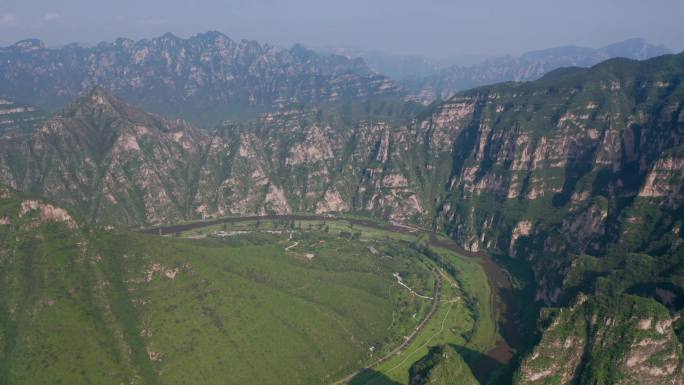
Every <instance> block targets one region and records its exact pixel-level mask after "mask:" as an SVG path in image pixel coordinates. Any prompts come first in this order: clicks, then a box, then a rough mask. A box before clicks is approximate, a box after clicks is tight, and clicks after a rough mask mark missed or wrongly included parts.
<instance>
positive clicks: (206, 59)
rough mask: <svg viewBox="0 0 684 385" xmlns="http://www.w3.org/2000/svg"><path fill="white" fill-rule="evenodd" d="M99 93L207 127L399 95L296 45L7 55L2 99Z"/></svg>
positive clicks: (173, 43) (353, 66)
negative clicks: (291, 107) (299, 107)
mask: <svg viewBox="0 0 684 385" xmlns="http://www.w3.org/2000/svg"><path fill="white" fill-rule="evenodd" d="M95 85H101V86H103V87H105V88H106V89H107V90H108V91H110V92H112V93H114V94H116V95H118V96H120V97H123V98H125V99H126V100H129V101H131V102H134V103H137V104H139V105H141V106H143V107H144V108H146V109H148V110H150V111H154V112H157V113H161V114H164V115H167V116H174V117H184V118H186V119H189V120H192V121H193V122H195V123H198V124H205V125H213V124H215V123H217V122H219V121H220V120H223V119H226V118H235V117H245V116H247V117H248V116H251V115H255V114H256V113H257V112H259V111H266V110H271V109H273V108H274V107H278V106H282V105H287V104H290V103H327V102H336V101H344V100H354V99H365V98H368V97H377V96H383V95H392V94H394V93H396V91H397V90H396V86H395V85H394V83H393V82H392V81H391V80H389V79H387V78H386V77H384V76H381V75H376V74H375V73H373V71H371V70H370V69H369V68H368V66H366V64H365V63H364V62H363V60H349V59H347V58H345V57H343V56H339V55H327V56H321V55H318V54H316V53H314V52H313V51H310V50H308V49H305V48H304V47H302V46H299V45H295V46H294V47H292V48H290V49H287V50H282V51H277V50H275V49H274V48H272V47H270V46H268V45H261V44H259V43H257V42H255V41H247V40H242V41H240V42H235V41H233V40H231V39H230V38H228V37H227V36H225V35H223V34H221V33H218V32H207V33H204V34H199V35H196V36H193V37H191V38H189V39H181V38H179V37H177V36H174V35H172V34H166V35H164V36H161V37H159V38H154V39H145V40H140V41H137V42H136V41H132V40H128V39H117V40H116V41H115V42H113V43H100V44H98V45H96V46H94V47H85V46H82V45H79V44H69V45H66V46H64V47H62V48H59V49H49V48H46V47H45V44H44V43H42V42H41V41H39V40H24V41H20V42H18V43H16V44H14V45H12V46H10V47H5V48H0V97H12V98H14V99H17V100H23V101H27V102H30V103H32V104H35V105H38V106H40V107H43V108H46V109H57V108H61V107H63V106H64V105H66V104H67V103H68V102H70V101H72V100H74V99H75V98H76V97H78V95H80V94H81V93H83V92H85V91H87V90H89V89H90V88H92V87H93V86H95Z"/></svg>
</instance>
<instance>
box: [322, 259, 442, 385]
mask: <svg viewBox="0 0 684 385" xmlns="http://www.w3.org/2000/svg"><path fill="white" fill-rule="evenodd" d="M432 274H434V276H435V295H434V299H433V300H432V306H431V307H430V311H429V312H428V314H427V316H425V318H423V320H422V321H420V323H419V324H418V326H416V328H415V329H414V330H413V332H411V334H409V335H408V336H407V337H405V338H404V342H402V343H401V345H399V346H397V347H396V348H394V349H392V350H391V351H390V352H389V353H387V354H385V355H384V356H382V357H381V358H379V359H377V360H375V361H373V363H371V364H370V365H368V366H366V367H365V368H361V369H358V370H356V371H354V372H353V373H350V374H349V375H347V376H346V377H344V378H342V379H341V380H338V381H337V382H335V383H333V385H341V384H346V383H348V382H349V381H351V380H352V379H353V378H354V377H356V376H358V375H359V374H361V373H363V372H364V371H366V370H368V369H371V368H374V367H376V366H378V365H380V364H382V363H383V362H385V361H387V360H389V359H391V358H393V357H394V356H396V355H398V354H400V353H401V352H402V350H404V348H406V347H408V346H409V345H411V343H412V342H413V340H414V339H415V338H416V336H417V335H418V333H420V332H421V331H422V330H423V328H424V327H425V325H427V323H428V322H429V321H430V320H431V319H432V317H433V316H434V315H435V313H436V312H437V307H438V306H439V298H440V295H441V291H442V279H441V278H440V277H439V274H437V273H436V272H435V271H433V272H432ZM373 381H374V380H373Z"/></svg>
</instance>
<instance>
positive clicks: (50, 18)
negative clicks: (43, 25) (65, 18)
mask: <svg viewBox="0 0 684 385" xmlns="http://www.w3.org/2000/svg"><path fill="white" fill-rule="evenodd" d="M61 18H62V15H60V14H59V13H54V12H51V13H46V14H45V16H43V21H57V20H59V19H61Z"/></svg>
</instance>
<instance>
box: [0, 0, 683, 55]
mask: <svg viewBox="0 0 684 385" xmlns="http://www.w3.org/2000/svg"><path fill="white" fill-rule="evenodd" d="M682 15H684V0H496V1H495V0H468V1H462V0H414V1H407V0H334V1H332V0H288V1H285V0H233V1H218V0H199V1H181V0H108V1H99V0H0V45H3V46H4V45H9V44H12V43H14V42H15V41H17V40H21V39H25V38H29V37H35V38H40V39H42V40H44V41H45V42H46V43H47V44H49V45H60V44H63V43H67V42H74V41H78V42H89V43H94V42H98V41H102V40H113V39H114V38H116V37H119V36H124V37H129V38H134V39H138V38H147V37H154V36H158V35H161V34H163V33H164V32H173V33H175V34H177V35H179V36H183V37H187V36H190V35H194V34H196V33H198V32H204V31H207V30H218V31H221V32H223V33H225V34H227V35H228V36H230V37H231V38H233V39H242V38H247V39H255V40H259V41H261V42H266V43H271V44H274V45H277V46H289V45H291V44H292V43H295V42H301V43H303V44H304V45H308V46H324V45H327V46H345V45H346V46H356V47H360V48H366V49H378V50H382V51H387V52H394V53H415V54H423V55H427V56H433V57H447V56H458V55H473V54H504V53H512V54H518V53H521V52H523V51H527V50H532V49H540V48H549V47H554V46H560V45H568V44H575V45H583V46H590V47H598V46H602V45H605V44H608V43H612V42H616V41H620V40H624V39H627V38H631V37H644V38H646V39H647V40H649V41H650V42H653V43H658V44H665V45H666V46H668V47H669V48H671V49H673V50H675V51H681V50H684V22H682Z"/></svg>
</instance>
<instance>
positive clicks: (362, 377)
mask: <svg viewBox="0 0 684 385" xmlns="http://www.w3.org/2000/svg"><path fill="white" fill-rule="evenodd" d="M347 384H348V385H401V384H400V383H399V382H396V381H392V380H391V379H390V378H389V377H387V376H385V375H384V374H382V373H380V372H378V371H375V370H373V369H366V370H364V371H363V372H361V373H359V374H358V375H357V376H356V377H354V378H352V379H351V381H349V382H348V383H347Z"/></svg>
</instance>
